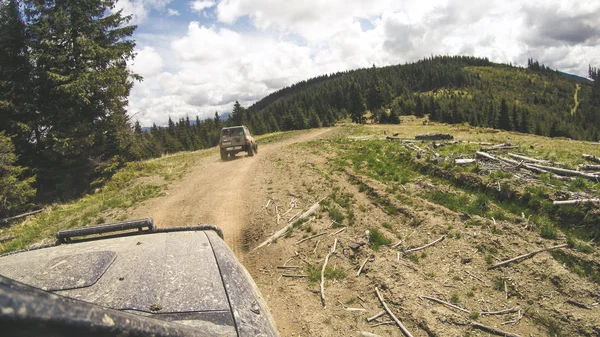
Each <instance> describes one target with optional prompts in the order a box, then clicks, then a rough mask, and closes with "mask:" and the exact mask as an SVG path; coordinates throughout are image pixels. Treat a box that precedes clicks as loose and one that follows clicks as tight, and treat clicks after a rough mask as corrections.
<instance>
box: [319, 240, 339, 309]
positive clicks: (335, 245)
mask: <svg viewBox="0 0 600 337" xmlns="http://www.w3.org/2000/svg"><path fill="white" fill-rule="evenodd" d="M337 241H338V239H335V241H334V242H333V247H332V248H331V251H330V252H329V254H327V256H325V262H324V263H323V268H321V304H323V309H325V307H326V306H325V268H327V262H329V257H330V256H331V254H333V253H335V247H337Z"/></svg>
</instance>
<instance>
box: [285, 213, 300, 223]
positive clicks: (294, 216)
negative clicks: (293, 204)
mask: <svg viewBox="0 0 600 337" xmlns="http://www.w3.org/2000/svg"><path fill="white" fill-rule="evenodd" d="M300 214H302V211H299V212H298V213H296V214H294V215H292V217H291V218H289V219H288V222H292V220H294V219H295V218H296V217H297V216H298V215H300Z"/></svg>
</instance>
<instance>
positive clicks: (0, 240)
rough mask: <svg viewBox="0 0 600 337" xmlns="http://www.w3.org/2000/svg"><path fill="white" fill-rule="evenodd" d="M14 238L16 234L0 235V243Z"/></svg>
mask: <svg viewBox="0 0 600 337" xmlns="http://www.w3.org/2000/svg"><path fill="white" fill-rule="evenodd" d="M16 238H17V236H16V235H7V236H3V237H0V243H4V242H6V241H10V240H12V239H16Z"/></svg>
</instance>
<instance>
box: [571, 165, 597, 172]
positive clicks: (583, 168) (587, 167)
mask: <svg viewBox="0 0 600 337" xmlns="http://www.w3.org/2000/svg"><path fill="white" fill-rule="evenodd" d="M577 167H578V168H579V170H580V171H600V165H585V164H581V165H578V166H577Z"/></svg>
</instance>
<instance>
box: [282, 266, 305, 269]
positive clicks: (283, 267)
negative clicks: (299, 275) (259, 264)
mask: <svg viewBox="0 0 600 337" xmlns="http://www.w3.org/2000/svg"><path fill="white" fill-rule="evenodd" d="M300 268H302V267H300V266H277V269H300Z"/></svg>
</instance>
